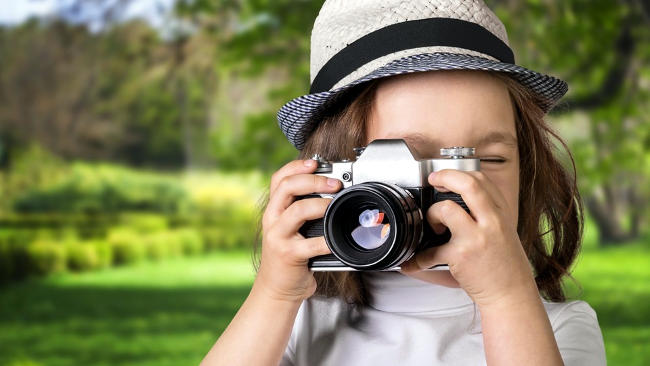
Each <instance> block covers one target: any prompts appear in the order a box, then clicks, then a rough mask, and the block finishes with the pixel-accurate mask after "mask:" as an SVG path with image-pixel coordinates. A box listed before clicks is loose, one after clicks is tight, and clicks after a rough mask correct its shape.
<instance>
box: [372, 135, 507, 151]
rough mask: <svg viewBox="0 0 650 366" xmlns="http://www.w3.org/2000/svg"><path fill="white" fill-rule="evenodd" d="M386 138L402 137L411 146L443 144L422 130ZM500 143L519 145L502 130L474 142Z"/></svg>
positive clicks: (482, 144)
mask: <svg viewBox="0 0 650 366" xmlns="http://www.w3.org/2000/svg"><path fill="white" fill-rule="evenodd" d="M385 138H387V139H397V138H401V139H404V140H405V141H406V142H407V143H408V145H409V146H414V147H415V146H427V145H434V146H442V144H440V141H439V140H437V139H435V138H430V137H428V136H425V135H424V134H422V133H420V132H413V133H409V134H406V135H404V136H395V135H393V134H389V135H388V136H387V137H385ZM499 143H500V144H504V145H507V146H511V147H517V139H516V138H515V137H514V136H513V135H512V134H510V133H506V132H501V131H493V132H490V133H488V134H487V135H485V136H482V137H480V138H479V139H478V140H477V141H476V143H475V144H474V145H475V146H473V147H480V146H485V145H490V144H499Z"/></svg>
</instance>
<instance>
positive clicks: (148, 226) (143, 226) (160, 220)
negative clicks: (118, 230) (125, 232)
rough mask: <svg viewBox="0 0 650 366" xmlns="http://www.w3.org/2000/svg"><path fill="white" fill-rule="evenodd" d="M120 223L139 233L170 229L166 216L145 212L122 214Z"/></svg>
mask: <svg viewBox="0 0 650 366" xmlns="http://www.w3.org/2000/svg"><path fill="white" fill-rule="evenodd" d="M120 224H121V225H124V226H126V227H128V228H130V229H132V230H135V231H137V232H139V233H153V232H157V231H164V230H167V229H168V225H167V218H166V217H165V216H162V215H157V214H151V213H143V212H138V213H126V214H122V215H120Z"/></svg>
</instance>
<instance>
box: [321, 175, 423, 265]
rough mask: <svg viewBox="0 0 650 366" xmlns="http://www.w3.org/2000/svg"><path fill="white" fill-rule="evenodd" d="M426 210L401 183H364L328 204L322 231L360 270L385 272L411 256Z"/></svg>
mask: <svg viewBox="0 0 650 366" xmlns="http://www.w3.org/2000/svg"><path fill="white" fill-rule="evenodd" d="M422 220H423V219H422V212H421V211H420V208H419V207H418V205H417V202H416V201H415V198H414V197H413V195H412V194H411V193H410V192H409V191H407V190H406V189H404V188H401V187H399V186H397V185H393V184H386V183H381V182H366V183H360V184H356V185H354V186H351V187H349V188H347V189H345V190H344V191H342V192H341V193H340V194H339V195H337V196H336V197H335V198H334V199H333V200H332V202H330V204H329V206H328V208H327V211H326V212H325V216H324V218H323V221H324V229H325V230H324V234H325V240H326V242H327V245H328V246H329V248H330V250H331V251H332V254H334V256H336V257H337V258H338V259H339V260H340V261H341V262H343V263H344V264H346V265H348V266H350V267H352V268H355V269H359V270H384V269H389V268H392V267H395V266H398V265H400V264H401V263H402V262H404V261H405V260H407V259H408V258H410V257H411V255H412V254H413V253H414V252H415V249H416V247H417V246H418V244H419V243H420V240H421V239H422V232H423V231H422Z"/></svg>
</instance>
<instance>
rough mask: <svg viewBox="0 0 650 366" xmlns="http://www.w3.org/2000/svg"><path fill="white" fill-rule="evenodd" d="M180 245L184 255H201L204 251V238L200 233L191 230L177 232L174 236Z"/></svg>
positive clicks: (185, 229)
mask: <svg viewBox="0 0 650 366" xmlns="http://www.w3.org/2000/svg"><path fill="white" fill-rule="evenodd" d="M172 237H175V239H176V240H178V242H179V243H180V247H181V248H182V250H183V254H184V255H196V254H200V253H202V252H203V250H204V247H205V245H204V242H203V237H201V234H199V233H198V231H196V230H194V229H190V228H184V229H179V230H176V231H175V232H174V233H173V236H172Z"/></svg>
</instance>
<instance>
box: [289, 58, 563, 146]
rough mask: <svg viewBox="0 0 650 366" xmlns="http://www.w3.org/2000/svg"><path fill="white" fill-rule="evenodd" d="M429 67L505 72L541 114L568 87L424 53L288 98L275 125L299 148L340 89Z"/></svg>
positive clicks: (480, 62) (510, 67)
mask: <svg viewBox="0 0 650 366" xmlns="http://www.w3.org/2000/svg"><path fill="white" fill-rule="evenodd" d="M433 70H485V71H499V72H505V73H508V74H510V75H511V76H512V77H513V78H514V79H516V80H517V81H519V83H521V84H522V85H523V86H525V87H527V88H528V89H529V90H531V91H532V92H533V93H535V94H536V95H537V96H538V97H539V98H538V99H539V107H540V108H541V109H542V110H543V111H544V112H545V113H546V112H548V111H550V110H551V108H553V106H554V105H555V104H556V103H557V102H558V101H559V100H560V98H562V96H564V94H566V92H567V90H568V85H567V83H566V82H564V81H563V80H560V79H558V78H555V77H553V76H550V75H545V74H541V73H538V72H535V71H532V70H528V69H526V68H524V67H521V66H519V65H515V64H509V63H503V62H498V61H494V60H490V59H487V58H483V57H478V56H470V55H463V54H455V53H445V52H436V53H424V54H418V55H412V56H407V57H403V58H401V59H397V60H395V61H392V62H390V63H388V64H386V65H384V66H382V67H380V68H377V69H376V70H374V71H373V72H371V73H369V74H367V75H365V76H364V77H362V78H360V79H357V80H355V81H353V82H351V83H349V84H347V85H344V86H341V87H339V88H337V89H335V90H330V91H325V92H321V93H314V94H307V95H303V96H300V97H297V98H295V99H292V100H291V101H289V102H287V103H286V104H285V105H284V106H282V108H280V110H279V111H278V113H277V119H278V124H279V126H280V128H281V129H282V132H283V133H284V135H285V136H286V137H287V139H288V140H289V141H290V142H291V144H292V145H293V146H295V147H296V149H298V150H302V148H303V146H304V145H305V142H306V140H307V137H308V136H309V134H310V133H311V132H312V131H313V129H314V128H315V127H316V123H317V122H318V120H317V119H315V118H313V117H314V116H315V115H316V114H317V113H319V112H320V111H321V109H322V108H323V107H324V106H325V105H327V104H328V103H329V102H330V101H331V100H332V99H334V98H335V97H336V96H338V95H340V94H342V92H343V91H345V90H347V89H350V88H351V87H353V86H355V85H358V84H361V83H363V82H366V81H370V80H374V79H379V78H384V77H388V76H394V75H400V74H406V73H412V72H422V71H433Z"/></svg>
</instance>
